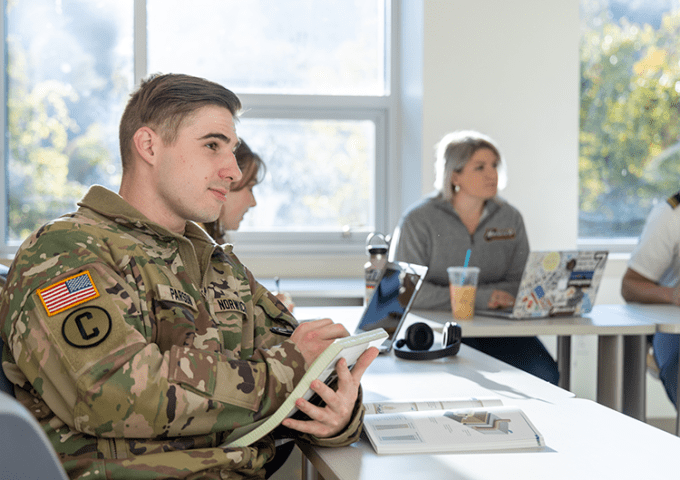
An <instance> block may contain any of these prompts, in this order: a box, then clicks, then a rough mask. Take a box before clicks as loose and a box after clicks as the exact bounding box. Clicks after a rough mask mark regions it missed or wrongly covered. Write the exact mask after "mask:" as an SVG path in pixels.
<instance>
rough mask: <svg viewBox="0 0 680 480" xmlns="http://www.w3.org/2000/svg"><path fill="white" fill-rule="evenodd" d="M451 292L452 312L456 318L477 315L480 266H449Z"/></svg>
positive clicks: (467, 317)
mask: <svg viewBox="0 0 680 480" xmlns="http://www.w3.org/2000/svg"><path fill="white" fill-rule="evenodd" d="M446 271H447V272H448V274H449V292H450V293H451V312H452V313H453V318H455V319H456V320H465V319H469V318H472V317H473V316H474V315H475V297H476V296H477V279H478V278H479V268H478V267H449V268H447V269H446Z"/></svg>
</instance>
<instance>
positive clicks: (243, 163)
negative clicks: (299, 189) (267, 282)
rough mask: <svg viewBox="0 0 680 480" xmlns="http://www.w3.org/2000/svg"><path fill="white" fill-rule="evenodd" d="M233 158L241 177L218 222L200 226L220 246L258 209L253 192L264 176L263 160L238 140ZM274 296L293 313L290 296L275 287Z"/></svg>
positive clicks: (233, 187) (231, 190)
mask: <svg viewBox="0 0 680 480" xmlns="http://www.w3.org/2000/svg"><path fill="white" fill-rule="evenodd" d="M234 155H236V163H237V164H238V168H239V169H240V170H241V174H242V175H243V177H242V178H241V180H239V181H238V182H234V183H233V184H232V185H231V187H230V188H229V192H228V193H227V200H226V201H225V202H224V205H223V206H222V211H221V212H220V216H219V217H218V218H217V220H215V221H214V222H207V223H204V224H202V225H203V228H204V229H205V231H206V232H208V234H209V235H210V236H211V237H212V238H213V239H215V241H216V242H217V243H219V244H223V243H227V242H229V234H228V233H227V232H228V231H236V230H238V227H239V226H240V225H241V221H242V220H243V216H244V215H245V214H246V212H247V211H248V210H249V209H250V208H251V207H254V206H256V205H257V201H256V200H255V192H254V191H253V189H254V188H255V185H257V184H258V183H260V182H261V181H262V180H263V179H264V176H265V174H266V167H265V164H264V161H262V158H261V157H260V156H259V155H258V154H257V153H255V152H253V151H252V150H251V149H250V147H249V146H248V144H247V143H246V142H245V141H244V140H243V139H240V143H239V145H238V147H236V150H235V151H234ZM277 283H278V282H277ZM274 294H275V296H276V298H278V299H279V300H281V302H282V303H283V304H284V305H285V306H286V308H287V309H288V311H289V312H291V313H293V309H294V308H295V303H294V302H293V299H292V297H291V296H290V294H289V293H287V292H280V291H278V285H277V291H276V292H274Z"/></svg>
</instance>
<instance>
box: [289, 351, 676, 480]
mask: <svg viewBox="0 0 680 480" xmlns="http://www.w3.org/2000/svg"><path fill="white" fill-rule="evenodd" d="M362 386H363V388H364V393H365V399H366V401H371V400H378V399H393V400H404V399H428V398H446V397H469V396H489V395H494V396H497V397H498V398H501V399H502V400H503V403H504V404H506V405H516V406H518V407H520V408H522V409H523V410H524V411H525V413H526V414H527V415H528V416H529V418H530V419H531V421H532V422H533V423H534V425H535V426H536V428H538V430H539V431H540V432H541V433H542V434H543V436H544V437H545V441H546V445H547V446H546V447H545V448H543V449H533V450H528V451H513V452H494V453H479V452H477V453H456V454H432V455H430V454H414V455H377V454H376V453H375V452H374V450H373V448H372V447H371V445H370V443H369V442H368V441H367V440H365V439H362V440H360V441H359V442H357V443H355V444H353V445H351V446H349V447H345V448H337V449H335V448H316V447H308V446H303V447H302V450H303V453H304V454H305V456H306V457H307V458H308V459H310V461H311V462H312V463H313V464H314V466H315V467H316V468H317V469H318V471H319V473H320V474H321V475H322V476H323V477H324V479H325V480H341V479H342V480H345V479H351V480H364V479H365V480H374V479H383V478H385V479H391V480H392V479H409V480H412V479H413V478H416V477H414V475H415V476H417V478H423V479H430V478H431V479H460V480H492V479H493V480H497V479H500V478H503V479H505V478H507V479H520V478H521V479H523V480H532V479H541V480H543V479H547V478H549V479H551V480H561V479H575V478H578V479H598V480H600V479H609V478H616V479H617V480H622V479H631V480H632V479H642V478H670V477H669V475H671V476H672V475H673V474H674V473H677V472H678V471H679V469H680V467H679V466H678V463H677V460H676V455H677V452H678V451H680V439H679V438H677V437H675V436H673V435H670V434H668V433H666V432H663V431H661V430H659V429H656V428H654V427H651V426H649V425H647V424H645V423H643V422H640V421H638V420H635V419H632V418H630V417H628V416H626V415H623V414H620V413H618V412H615V411H614V410H611V409H609V408H607V407H604V406H602V405H599V404H597V403H595V402H592V401H589V400H583V399H577V398H575V397H574V396H573V395H572V394H571V393H570V392H568V391H566V390H563V389H560V388H558V387H555V386H554V385H551V384H548V383H546V382H544V381H542V380H540V379H538V378H536V377H533V376H532V375H529V374H527V373H525V372H522V371H520V370H518V369H516V368H514V367H511V366H509V365H506V364H504V363H502V362H499V361H497V360H495V359H493V358H491V357H489V356H487V355H485V354H483V353H480V352H477V351H476V350H474V349H471V348H469V347H467V346H466V345H463V346H462V347H461V350H460V352H459V354H458V355H456V356H455V357H448V358H445V359H440V360H435V361H430V362H417V361H406V360H401V359H398V358H396V357H394V355H393V354H390V355H387V356H380V357H378V359H376V361H375V362H374V363H373V364H372V365H371V366H370V367H369V369H368V371H367V372H366V373H365V375H364V377H363V379H362Z"/></svg>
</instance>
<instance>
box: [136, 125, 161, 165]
mask: <svg viewBox="0 0 680 480" xmlns="http://www.w3.org/2000/svg"><path fill="white" fill-rule="evenodd" d="M132 143H133V144H134V147H135V150H136V151H137V154H138V155H139V156H140V157H141V158H142V159H143V160H144V161H145V162H147V163H149V164H152V165H153V164H155V163H156V161H157V159H158V152H159V147H160V145H161V143H162V140H161V138H160V137H159V136H158V135H157V134H156V132H154V131H153V130H152V129H151V128H149V127H146V126H144V127H141V128H140V129H139V130H137V131H136V132H135V134H134V135H133V136H132Z"/></svg>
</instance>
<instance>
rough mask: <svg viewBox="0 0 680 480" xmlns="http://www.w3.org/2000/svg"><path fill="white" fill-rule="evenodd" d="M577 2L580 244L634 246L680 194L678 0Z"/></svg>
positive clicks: (679, 34)
mask: <svg viewBox="0 0 680 480" xmlns="http://www.w3.org/2000/svg"><path fill="white" fill-rule="evenodd" d="M580 1H581V25H582V34H581V47H580V52H581V134H580V163H579V174H580V215H579V237H580V238H581V239H584V238H585V239H588V238H589V239H596V238H604V239H608V240H609V241H610V242H613V243H615V242H617V241H618V242H620V243H625V242H626V241H628V243H633V242H634V241H635V237H637V236H638V235H639V234H640V232H641V230H642V227H643V225H644V222H645V219H646V217H647V214H648V213H649V210H650V209H651V208H652V206H653V205H654V204H655V203H657V202H659V201H664V199H665V198H667V197H668V196H670V195H672V194H673V193H675V192H677V191H678V189H679V188H680V182H679V179H680V122H679V121H678V114H679V112H680V2H678V1H677V0H654V1H650V0H645V1H643V0H580Z"/></svg>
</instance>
